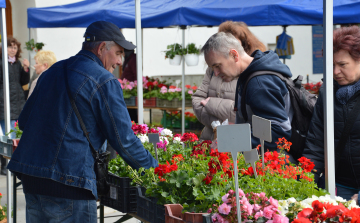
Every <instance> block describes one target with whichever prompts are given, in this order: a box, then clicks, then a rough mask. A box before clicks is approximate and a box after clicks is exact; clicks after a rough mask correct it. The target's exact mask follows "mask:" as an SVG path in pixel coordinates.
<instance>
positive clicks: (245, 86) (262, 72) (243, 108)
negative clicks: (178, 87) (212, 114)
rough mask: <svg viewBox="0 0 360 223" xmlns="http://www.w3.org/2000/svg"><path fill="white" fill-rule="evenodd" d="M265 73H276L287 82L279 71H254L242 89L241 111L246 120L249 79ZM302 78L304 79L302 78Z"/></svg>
mask: <svg viewBox="0 0 360 223" xmlns="http://www.w3.org/2000/svg"><path fill="white" fill-rule="evenodd" d="M265 74H272V75H275V76H278V77H279V78H280V79H281V80H282V81H285V82H286V78H285V77H284V76H283V75H282V74H280V73H278V72H274V71H256V72H254V73H252V74H251V75H250V76H249V77H248V79H247V80H246V82H245V85H244V88H243V89H242V91H241V113H242V116H243V118H244V120H245V121H246V122H247V121H248V120H249V118H248V115H247V112H246V101H245V96H246V89H247V85H248V83H249V81H250V80H251V79H252V78H253V77H256V76H260V75H265ZM301 80H302V79H301ZM237 85H239V81H238V84H237ZM300 86H301V81H300ZM238 87H239V86H237V87H236V89H238ZM237 95H238V94H236V95H235V104H236V103H237Z"/></svg>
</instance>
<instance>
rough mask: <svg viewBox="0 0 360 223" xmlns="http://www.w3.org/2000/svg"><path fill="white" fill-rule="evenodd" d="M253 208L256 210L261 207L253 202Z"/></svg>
mask: <svg viewBox="0 0 360 223" xmlns="http://www.w3.org/2000/svg"><path fill="white" fill-rule="evenodd" d="M253 209H254V211H255V212H258V211H259V210H260V209H261V206H260V205H258V204H253Z"/></svg>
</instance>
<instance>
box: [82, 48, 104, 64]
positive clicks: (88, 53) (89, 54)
mask: <svg viewBox="0 0 360 223" xmlns="http://www.w3.org/2000/svg"><path fill="white" fill-rule="evenodd" d="M77 55H82V56H86V57H88V58H89V59H91V60H93V61H95V62H96V63H98V64H99V65H100V66H102V67H104V64H103V63H102V62H101V60H100V59H99V57H97V56H96V55H95V54H94V53H93V52H91V51H89V50H80V52H79V53H78V54H77Z"/></svg>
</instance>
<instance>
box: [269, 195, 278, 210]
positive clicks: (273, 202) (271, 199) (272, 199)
mask: <svg viewBox="0 0 360 223" xmlns="http://www.w3.org/2000/svg"><path fill="white" fill-rule="evenodd" d="M269 202H270V204H271V205H273V206H274V207H275V208H278V207H279V203H278V201H277V200H275V199H274V198H272V197H270V199H269Z"/></svg>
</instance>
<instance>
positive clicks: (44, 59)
mask: <svg viewBox="0 0 360 223" xmlns="http://www.w3.org/2000/svg"><path fill="white" fill-rule="evenodd" d="M34 58H35V60H37V61H38V63H40V64H45V63H46V64H47V65H48V68H49V67H51V66H52V65H53V64H54V63H56V56H55V53H54V52H52V51H50V50H40V51H39V52H37V53H36V55H35V56H34Z"/></svg>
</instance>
